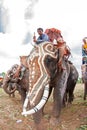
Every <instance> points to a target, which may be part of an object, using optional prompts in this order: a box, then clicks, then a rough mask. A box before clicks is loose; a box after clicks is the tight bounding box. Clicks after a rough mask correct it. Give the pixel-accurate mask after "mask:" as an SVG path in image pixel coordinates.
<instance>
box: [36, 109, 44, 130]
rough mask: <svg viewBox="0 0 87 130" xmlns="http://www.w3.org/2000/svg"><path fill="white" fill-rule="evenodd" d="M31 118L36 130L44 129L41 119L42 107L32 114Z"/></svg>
mask: <svg viewBox="0 0 87 130" xmlns="http://www.w3.org/2000/svg"><path fill="white" fill-rule="evenodd" d="M33 119H34V123H35V128H36V130H46V128H45V126H44V120H43V109H41V110H39V111H38V112H37V113H35V114H33Z"/></svg>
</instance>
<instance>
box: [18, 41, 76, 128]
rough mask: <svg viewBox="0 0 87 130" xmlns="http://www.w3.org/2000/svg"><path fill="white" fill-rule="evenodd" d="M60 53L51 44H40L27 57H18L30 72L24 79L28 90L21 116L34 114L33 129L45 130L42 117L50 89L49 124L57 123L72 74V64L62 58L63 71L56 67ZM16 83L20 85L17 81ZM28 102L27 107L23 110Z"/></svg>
mask: <svg viewBox="0 0 87 130" xmlns="http://www.w3.org/2000/svg"><path fill="white" fill-rule="evenodd" d="M59 51H60V50H59V49H57V48H56V47H54V45H53V44H52V43H50V42H43V43H41V44H39V45H37V46H35V47H34V48H33V50H32V51H31V53H30V54H29V55H28V56H22V57H20V63H21V64H22V65H23V66H24V67H26V68H28V72H29V75H28V76H27V77H26V80H28V82H27V84H28V89H27V95H26V98H25V100H24V104H23V112H22V115H29V114H33V119H34V122H35V126H36V130H45V128H44V123H43V118H42V117H43V108H44V106H45V104H46V102H47V100H48V98H49V97H50V94H51V92H52V90H53V99H54V101H53V110H52V116H51V118H50V123H51V124H54V125H55V124H56V123H58V122H59V117H60V113H61V109H62V103H63V99H64V95H65V93H66V88H67V83H68V82H69V81H68V80H69V77H70V74H71V75H72V73H70V71H72V67H71V64H70V63H69V62H68V61H67V60H66V59H65V57H63V59H62V66H63V68H64V69H61V68H60V67H59V64H58V61H59V58H60V55H59ZM72 72H73V71H72ZM71 80H72V78H71ZM20 82H21V81H20ZM17 83H18V84H19V82H17ZM21 85H22V84H21ZM25 86H26V85H25ZM24 97H25V96H24ZM28 102H29V104H30V108H29V110H26V109H27V106H28Z"/></svg>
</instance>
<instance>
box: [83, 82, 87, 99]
mask: <svg viewBox="0 0 87 130" xmlns="http://www.w3.org/2000/svg"><path fill="white" fill-rule="evenodd" d="M86 91H87V88H86V85H85V84H84V98H83V99H84V100H86V94H87V92H86Z"/></svg>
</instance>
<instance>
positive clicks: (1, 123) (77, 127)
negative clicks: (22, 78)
mask: <svg viewBox="0 0 87 130" xmlns="http://www.w3.org/2000/svg"><path fill="white" fill-rule="evenodd" d="M83 91H84V87H83V84H77V85H76V88H75V91H74V96H75V98H74V101H73V103H72V104H71V105H68V106H67V107H66V108H62V112H61V116H60V122H59V123H58V125H57V126H51V124H50V123H49V120H50V116H51V111H52V101H53V99H52V96H51V97H50V99H49V101H48V103H47V104H46V107H45V110H44V112H45V115H44V121H45V123H44V124H45V126H46V130H87V100H86V101H84V100H83ZM21 112H22V105H21V101H20V95H19V94H18V93H17V92H16V97H15V98H12V97H9V96H8V95H7V94H6V93H5V92H4V91H3V89H2V88H0V130H35V127H34V123H33V119H32V116H27V117H24V116H22V115H21Z"/></svg>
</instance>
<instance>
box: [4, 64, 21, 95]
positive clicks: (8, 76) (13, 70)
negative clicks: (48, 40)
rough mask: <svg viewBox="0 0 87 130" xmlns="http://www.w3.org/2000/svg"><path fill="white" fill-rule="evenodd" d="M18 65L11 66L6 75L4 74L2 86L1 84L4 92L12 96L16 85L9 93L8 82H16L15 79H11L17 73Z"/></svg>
mask: <svg viewBox="0 0 87 130" xmlns="http://www.w3.org/2000/svg"><path fill="white" fill-rule="evenodd" d="M18 66H19V65H17V64H15V65H13V66H12V67H11V68H10V69H9V70H8V71H7V73H6V74H5V76H4V79H3V84H2V87H3V89H4V91H5V92H6V93H7V94H12V93H14V92H15V90H16V89H17V86H16V84H14V87H13V88H12V89H11V91H9V87H8V86H9V85H10V84H9V83H10V82H16V81H17V79H13V78H12V77H13V75H14V74H15V73H16V71H17V68H18Z"/></svg>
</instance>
